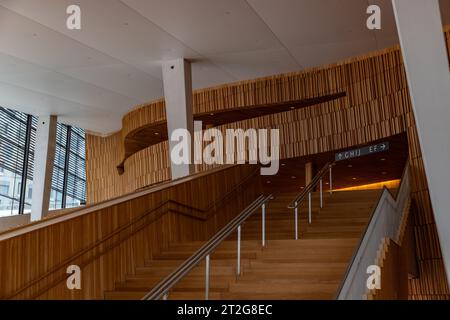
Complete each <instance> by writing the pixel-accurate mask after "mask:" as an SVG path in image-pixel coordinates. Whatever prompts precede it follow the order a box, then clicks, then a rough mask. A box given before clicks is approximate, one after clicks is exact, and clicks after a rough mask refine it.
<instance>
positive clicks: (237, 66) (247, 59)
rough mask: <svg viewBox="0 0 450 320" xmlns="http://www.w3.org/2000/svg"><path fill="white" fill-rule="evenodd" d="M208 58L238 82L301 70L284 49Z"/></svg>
mask: <svg viewBox="0 0 450 320" xmlns="http://www.w3.org/2000/svg"><path fill="white" fill-rule="evenodd" d="M208 58H209V59H211V60H212V61H213V62H214V63H215V64H216V65H218V66H221V67H222V68H223V69H225V70H227V71H228V72H230V73H231V74H233V75H234V76H235V77H236V78H237V79H239V80H248V79H254V78H258V77H264V76H270V75H275V74H280V73H286V72H292V71H295V70H300V69H301V66H300V65H299V64H298V63H297V61H296V60H295V59H294V58H293V57H292V56H291V55H290V53H289V52H288V51H287V50H286V49H284V48H281V49H269V50H260V51H250V52H239V53H229V54H223V55H214V56H209V57H208Z"/></svg>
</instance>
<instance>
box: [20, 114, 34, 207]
mask: <svg viewBox="0 0 450 320" xmlns="http://www.w3.org/2000/svg"><path fill="white" fill-rule="evenodd" d="M32 118H33V117H32V116H31V115H28V117H27V130H26V134H25V150H24V153H23V167H22V182H21V183H22V184H21V186H20V198H19V214H23V212H24V210H25V198H26V192H27V179H28V164H29V159H30V142H31V130H32V120H33V119H32Z"/></svg>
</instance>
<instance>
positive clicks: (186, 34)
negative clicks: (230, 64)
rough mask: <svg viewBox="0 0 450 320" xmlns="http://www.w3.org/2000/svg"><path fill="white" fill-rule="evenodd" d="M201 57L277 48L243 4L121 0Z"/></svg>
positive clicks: (202, 0) (229, 0)
mask: <svg viewBox="0 0 450 320" xmlns="http://www.w3.org/2000/svg"><path fill="white" fill-rule="evenodd" d="M121 1H122V2H124V3H126V4H127V5H129V6H130V7H132V8H134V9H135V10H136V11H138V12H140V13H141V14H142V15H144V16H145V17H147V18H148V19H149V20H151V21H153V22H154V23H155V24H157V25H158V26H160V27H161V28H163V29H164V30H166V31H167V32H168V33H170V34H171V35H173V36H175V37H176V38H177V39H179V40H181V41H182V42H183V43H185V44H187V45H188V46H189V47H191V48H193V49H195V50H196V51H197V52H199V53H201V54H219V53H228V52H245V51H254V50H262V49H273V48H280V47H281V44H280V43H279V41H278V39H277V38H276V37H275V36H274V35H273V33H272V32H271V30H270V29H269V28H268V27H267V25H266V24H265V23H264V22H263V21H262V20H261V18H260V17H259V16H258V15H257V14H256V13H255V12H254V10H253V9H252V8H251V7H250V6H249V5H248V3H247V2H246V1H245V0H226V1H217V0H216V1H211V0H189V1H186V0H121Z"/></svg>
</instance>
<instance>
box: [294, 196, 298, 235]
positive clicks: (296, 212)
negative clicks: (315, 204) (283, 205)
mask: <svg viewBox="0 0 450 320" xmlns="http://www.w3.org/2000/svg"><path fill="white" fill-rule="evenodd" d="M294 216H295V219H294V220H295V240H298V203H297V202H295V208H294Z"/></svg>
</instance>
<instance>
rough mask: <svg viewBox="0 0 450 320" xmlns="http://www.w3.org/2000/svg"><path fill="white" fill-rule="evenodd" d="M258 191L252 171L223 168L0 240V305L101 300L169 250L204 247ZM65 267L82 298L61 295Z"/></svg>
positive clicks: (256, 170) (36, 225) (257, 180)
mask: <svg viewBox="0 0 450 320" xmlns="http://www.w3.org/2000/svg"><path fill="white" fill-rule="evenodd" d="M205 188H207V190H208V192H205ZM261 190H262V188H261V183H260V177H259V168H258V167H255V166H250V165H244V166H231V167H224V168H219V169H216V170H213V171H210V172H209V173H201V174H198V175H195V176H192V177H188V178H185V179H181V180H180V181H176V182H169V183H166V184H164V185H158V186H155V187H153V188H150V189H147V190H143V191H141V192H139V193H137V194H135V195H129V196H124V197H121V198H118V199H115V200H111V201H109V202H105V203H102V204H99V205H95V206H91V207H88V208H86V209H84V210H80V211H75V212H70V213H68V214H62V215H57V216H54V217H50V218H48V219H45V220H42V221H39V222H36V223H32V224H30V225H27V226H23V227H21V228H18V229H14V230H11V231H8V232H4V233H0V265H1V267H0V268H1V270H2V272H1V274H0V283H1V284H2V286H1V287H0V299H33V298H36V299H102V298H103V293H104V291H108V290H112V289H113V288H114V283H115V281H120V280H123V279H124V277H125V275H126V274H130V273H132V272H134V270H135V268H136V267H139V266H144V262H145V261H146V260H151V258H152V255H153V253H157V252H160V250H161V249H162V248H166V247H167V246H168V245H169V243H173V242H180V241H204V240H207V239H209V238H210V237H211V236H212V235H213V234H215V233H216V232H217V231H218V230H219V228H221V227H223V226H224V225H225V224H226V223H227V222H228V221H230V220H231V219H232V218H234V216H235V215H236V214H237V213H239V212H240V211H241V210H243V209H244V208H245V207H246V206H247V205H249V204H250V203H251V202H252V201H253V200H254V199H256V198H257V196H259V195H260V194H261ZM72 264H75V265H79V266H80V267H81V271H82V278H81V279H82V289H81V290H68V289H67V287H66V279H67V274H66V268H67V267H68V266H69V265H72Z"/></svg>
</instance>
